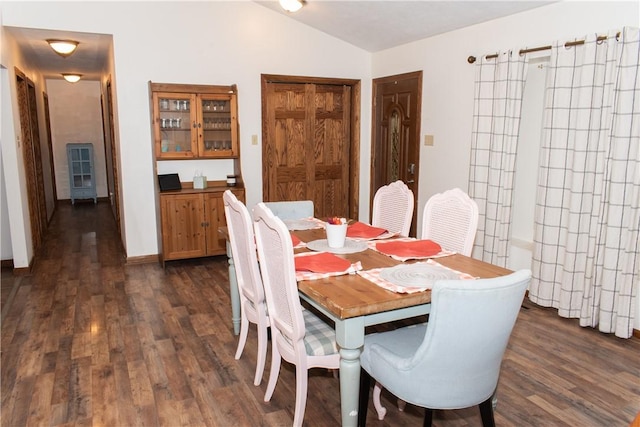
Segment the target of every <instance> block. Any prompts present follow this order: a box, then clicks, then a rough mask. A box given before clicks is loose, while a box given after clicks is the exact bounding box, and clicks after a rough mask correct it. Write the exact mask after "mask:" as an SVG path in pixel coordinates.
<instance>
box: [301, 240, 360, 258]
mask: <svg viewBox="0 0 640 427" xmlns="http://www.w3.org/2000/svg"><path fill="white" fill-rule="evenodd" d="M368 248H369V246H368V245H367V242H366V241H360V240H353V239H350V238H347V239H346V240H345V241H344V246H343V247H341V248H330V247H329V244H328V243H327V239H320V240H313V241H311V242H307V249H310V250H312V251H316V252H331V253H334V254H353V253H356V252H362V251H366V250H367V249H368Z"/></svg>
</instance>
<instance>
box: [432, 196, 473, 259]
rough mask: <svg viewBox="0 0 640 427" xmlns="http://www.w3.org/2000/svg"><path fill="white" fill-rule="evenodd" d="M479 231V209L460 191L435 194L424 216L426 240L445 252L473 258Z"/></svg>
mask: <svg viewBox="0 0 640 427" xmlns="http://www.w3.org/2000/svg"><path fill="white" fill-rule="evenodd" d="M477 229H478V205H477V203H476V202H475V201H474V200H473V199H472V198H470V197H469V196H468V195H467V193H465V192H464V191H462V190H461V189H459V188H454V189H451V190H447V191H445V192H443V193H438V194H434V195H433V196H431V197H430V198H429V200H427V203H426V205H425V206H424V211H423V215H422V236H421V238H422V239H430V240H433V241H434V242H436V243H438V244H439V245H440V246H441V247H442V248H443V249H447V250H450V251H454V252H457V253H460V254H462V255H466V256H471V252H472V251H473V241H474V240H475V237H476V231H477Z"/></svg>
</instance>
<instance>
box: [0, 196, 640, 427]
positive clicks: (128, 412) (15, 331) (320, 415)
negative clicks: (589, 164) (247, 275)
mask: <svg viewBox="0 0 640 427" xmlns="http://www.w3.org/2000/svg"><path fill="white" fill-rule="evenodd" d="M115 230H116V229H115V224H114V220H113V218H112V216H111V213H110V208H109V205H108V204H107V203H98V204H97V205H94V204H93V203H79V204H76V206H71V205H70V204H66V203H59V205H58V208H57V211H56V213H55V215H54V218H53V220H52V221H51V224H50V227H49V231H48V232H47V234H46V236H45V241H44V244H43V247H42V250H41V252H40V253H39V254H38V256H37V259H36V262H35V263H34V268H33V272H32V274H30V275H27V276H22V277H20V281H19V285H20V286H19V288H18V289H17V292H16V294H15V298H14V299H13V302H11V304H10V306H9V307H8V308H9V309H8V311H7V314H6V317H5V318H4V320H3V322H2V341H1V349H2V360H1V362H2V396H1V397H2V407H1V425H2V426H3V427H22V426H26V425H51V426H63V425H64V426H72V425H75V426H106V427H129V426H167V427H174V426H180V425H181V426H224V427H226V426H258V425H261V426H286V425H291V421H292V419H293V404H294V396H295V374H294V370H293V369H292V368H291V366H290V365H288V364H286V363H285V364H283V366H282V370H281V373H280V377H279V381H278V386H277V387H276V390H275V393H274V396H273V398H272V400H271V402H270V403H264V402H263V396H264V391H265V390H266V383H267V379H268V369H267V370H266V372H265V375H264V377H263V381H262V384H261V385H260V386H259V387H255V386H253V384H252V383H253V374H254V366H255V360H256V331H255V327H251V328H250V330H249V338H248V340H247V346H246V348H245V352H244V354H243V355H242V358H241V359H240V361H236V360H234V358H233V355H234V353H235V348H236V344H237V339H236V337H235V336H234V335H233V332H232V325H231V320H230V317H231V309H230V302H229V288H228V274H227V261H226V257H213V258H204V259H199V260H190V261H180V262H173V263H168V265H167V268H166V271H165V270H163V269H162V268H161V266H160V265H159V264H158V263H153V264H144V265H126V264H125V258H124V253H123V251H122V249H121V247H120V244H119V240H118V238H117V236H116V234H115V233H116V231H115ZM525 307H526V309H523V310H522V311H521V313H520V317H519V319H518V323H517V324H516V328H515V330H514V333H513V335H512V339H511V343H510V345H509V349H508V350H507V353H506V355H505V360H504V363H503V365H502V372H501V379H500V381H501V382H500V386H499V388H498V399H499V400H498V402H499V403H498V407H497V409H496V423H497V424H498V425H500V426H529V425H531V426H534V425H536V426H549V425H553V426H575V425H581V426H594V427H596V426H605V425H606V426H621V427H623V426H624V427H627V426H628V425H629V422H630V421H631V420H632V419H633V417H634V416H635V414H636V413H637V412H638V411H639V410H640V397H639V396H640V381H638V379H639V378H640V358H638V354H640V340H638V339H637V338H635V339H630V340H621V339H617V338H615V337H611V336H607V335H604V334H601V333H598V332H596V331H594V330H591V329H584V328H580V327H578V326H577V321H574V320H567V319H561V318H559V317H557V315H556V314H555V311H553V310H547V309H541V308H538V307H536V306H534V305H533V304H531V303H528V302H525ZM270 353H271V352H270V351H269V353H268V354H269V355H270ZM269 357H270V356H268V360H267V366H270V358H269ZM310 377H311V378H310V380H309V396H308V404H307V410H306V414H305V425H306V426H337V425H339V416H340V408H339V405H340V398H339V391H338V390H339V383H338V381H337V380H336V379H335V378H333V376H332V375H331V374H330V373H328V372H326V371H324V370H312V371H311V373H310ZM382 401H383V404H384V405H385V406H386V407H387V410H388V413H387V416H386V418H385V420H384V421H383V422H380V421H377V419H376V415H375V412H374V409H373V405H369V407H370V409H369V413H368V421H369V425H373V426H394V427H395V426H411V425H416V424H419V423H420V421H419V420H420V418H421V417H422V412H421V410H419V409H417V408H415V407H412V406H410V405H408V407H407V410H406V412H399V411H398V410H397V408H396V407H395V406H394V405H395V399H394V398H393V396H391V395H389V394H388V393H386V392H385V393H384V394H383V400H382ZM477 425H480V416H479V412H478V411H477V408H470V409H465V410H459V411H444V412H443V411H437V412H436V415H435V419H434V426H436V427H438V426H440V427H444V426H477Z"/></svg>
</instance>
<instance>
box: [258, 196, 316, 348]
mask: <svg viewBox="0 0 640 427" xmlns="http://www.w3.org/2000/svg"><path fill="white" fill-rule="evenodd" d="M253 217H254V221H255V222H254V229H255V234H256V244H257V247H258V259H259V260H260V269H261V271H262V281H263V284H264V290H265V296H266V299H267V308H268V310H269V319H270V323H271V339H272V340H275V342H276V344H277V346H278V349H279V351H280V353H281V354H282V356H283V357H284V358H285V360H297V359H298V357H296V355H301V354H305V347H304V342H303V338H304V335H305V323H304V317H303V315H302V305H301V304H300V296H299V294H298V284H297V282H296V273H295V264H294V260H293V243H292V241H291V235H290V233H289V231H288V230H287V227H286V226H285V225H284V223H283V222H282V220H281V219H280V218H278V217H276V216H275V215H274V214H273V212H271V210H270V209H269V208H268V207H267V206H266V205H265V204H264V203H258V204H257V205H256V206H255V207H254V209H253ZM300 357H301V356H300Z"/></svg>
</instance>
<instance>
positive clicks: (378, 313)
mask: <svg viewBox="0 0 640 427" xmlns="http://www.w3.org/2000/svg"><path fill="white" fill-rule="evenodd" d="M221 232H222V233H223V234H224V231H223V230H221ZM291 233H292V234H293V235H294V236H295V237H296V238H297V239H299V240H300V241H301V242H302V244H301V245H299V246H298V247H297V248H296V249H294V252H296V253H297V254H299V253H303V252H308V251H309V248H308V247H307V246H308V245H307V244H306V243H314V242H322V241H324V240H323V239H326V234H325V230H324V228H323V227H320V226H319V227H317V228H309V229H301V230H293V231H291ZM227 237H228V236H227ZM309 246H314V245H309ZM316 246H317V245H316ZM361 246H362V245H361ZM329 252H333V253H334V254H336V255H337V256H339V257H341V258H344V259H347V260H349V261H350V262H351V263H359V267H360V266H361V270H362V271H367V270H376V269H380V268H385V267H394V266H397V265H399V264H403V263H410V262H415V261H416V260H411V261H401V260H399V259H396V258H394V257H391V256H389V255H387V254H385V253H381V252H380V251H377V250H375V246H374V247H373V248H372V245H370V244H367V247H366V248H365V249H364V250H358V251H341V250H339V249H338V250H333V249H331V248H329ZM340 252H351V253H340ZM228 255H229V257H230V260H229V261H230V266H229V268H230V270H229V271H230V275H229V277H230V286H231V288H234V287H235V290H234V289H232V291H231V296H232V312H233V313H232V318H233V323H234V332H235V331H236V319H237V322H238V323H237V326H238V327H239V319H240V305H239V297H238V291H237V284H234V283H231V280H232V279H235V272H234V277H232V275H231V269H232V268H233V260H232V257H231V252H230V251H228ZM422 261H424V260H422ZM434 261H436V262H437V263H438V264H440V265H441V266H444V267H445V268H448V269H451V270H453V271H456V272H460V273H463V274H465V275H466V276H467V277H470V278H492V277H498V276H503V275H507V274H510V273H511V270H508V269H506V268H503V267H499V266H496V265H493V264H489V263H487V262H483V261H481V260H478V259H474V258H471V257H468V256H464V255H461V254H457V253H447V254H446V256H439V257H437V258H435V259H434ZM298 289H299V292H300V297H301V299H302V300H303V301H305V302H306V303H308V304H309V305H310V306H311V307H314V308H315V309H316V310H318V311H319V312H320V313H322V314H323V315H324V316H326V317H327V318H328V319H329V320H330V321H331V322H333V323H334V325H335V332H336V341H337V344H338V347H339V352H340V375H339V376H340V406H341V422H342V425H343V426H345V427H347V426H356V425H357V419H358V393H359V387H360V353H361V351H362V348H363V345H364V337H365V329H366V328H367V327H368V326H372V325H378V324H383V323H388V322H394V321H398V320H403V319H409V318H413V317H416V316H422V315H426V314H428V313H429V311H430V308H431V306H430V303H431V291H430V290H429V289H427V290H423V291H420V292H410V293H408V292H393V291H390V290H388V289H385V288H383V287H381V286H379V285H378V284H376V283H374V282H373V281H371V280H369V279H367V278H365V277H363V275H361V274H353V273H351V274H342V275H335V276H330V277H322V278H314V279H312V280H301V281H298ZM234 298H238V300H237V301H235V302H234V301H233V299H234ZM238 330H239V329H238ZM235 333H236V334H237V333H238V332H235Z"/></svg>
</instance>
